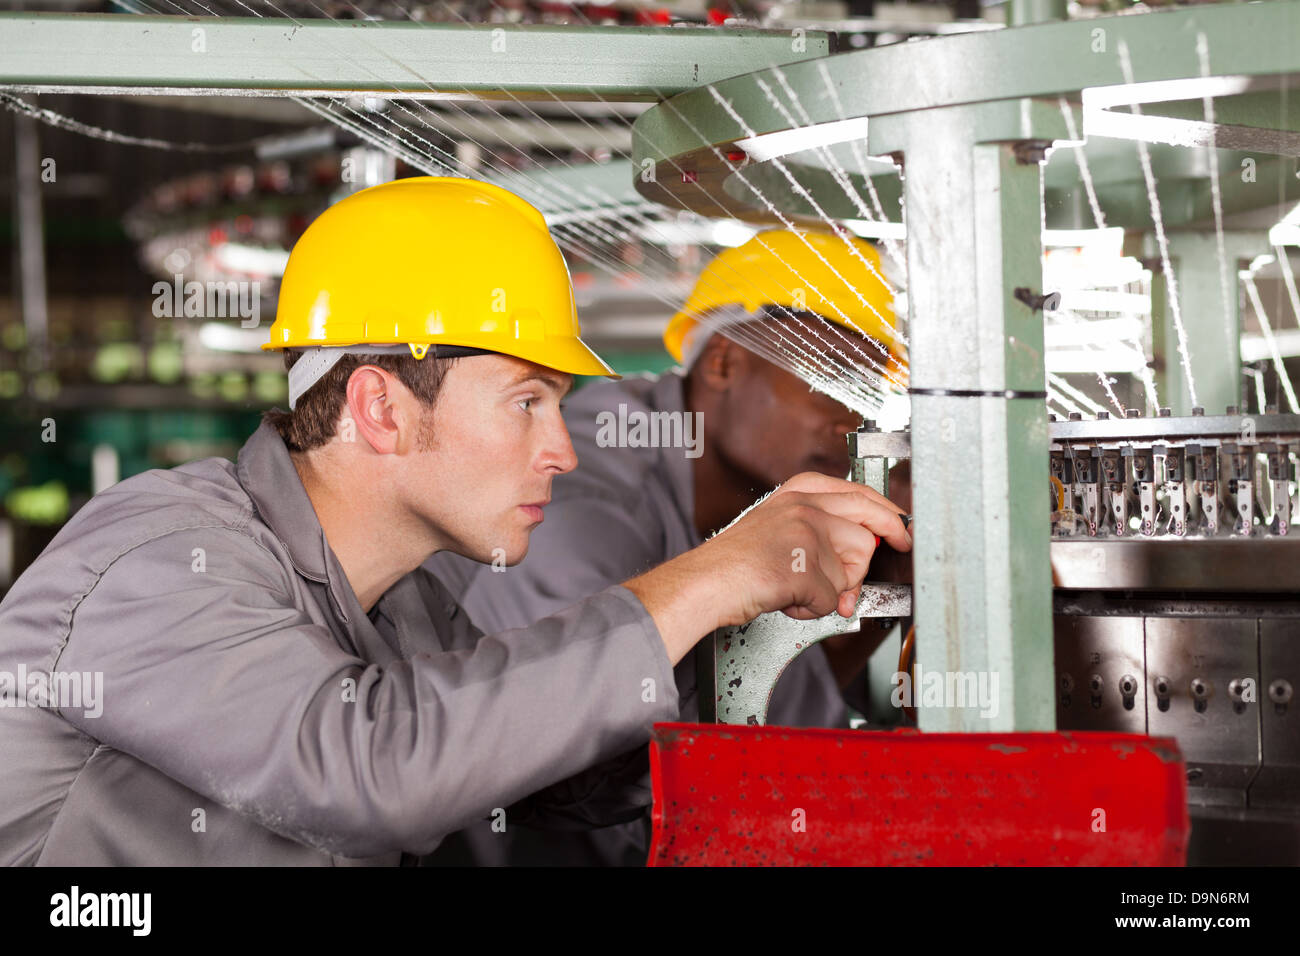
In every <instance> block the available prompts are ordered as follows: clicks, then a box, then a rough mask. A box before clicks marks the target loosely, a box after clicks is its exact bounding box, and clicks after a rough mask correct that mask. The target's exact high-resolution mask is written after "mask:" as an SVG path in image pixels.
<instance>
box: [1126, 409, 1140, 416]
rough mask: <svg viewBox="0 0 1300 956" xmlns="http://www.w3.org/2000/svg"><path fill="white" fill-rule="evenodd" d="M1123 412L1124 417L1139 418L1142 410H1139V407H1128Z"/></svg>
mask: <svg viewBox="0 0 1300 956" xmlns="http://www.w3.org/2000/svg"><path fill="white" fill-rule="evenodd" d="M1124 414H1125V417H1126V418H1141V417H1142V411H1141V410H1140V409H1137V408H1130V409H1129V410H1128V411H1127V412H1125V413H1124Z"/></svg>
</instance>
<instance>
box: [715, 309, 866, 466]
mask: <svg viewBox="0 0 1300 956" xmlns="http://www.w3.org/2000/svg"><path fill="white" fill-rule="evenodd" d="M819 321H821V320H819ZM782 334H783V335H784V336H786V337H787V339H789V338H791V337H793V336H795V335H798V336H799V338H800V339H801V340H802V341H803V349H804V350H805V351H806V352H807V353H812V352H819V353H820V352H827V353H828V357H829V358H830V359H831V361H832V362H834V361H837V360H838V358H837V357H838V356H851V357H853V358H854V359H858V358H859V357H860V356H862V355H863V354H864V353H869V354H871V355H872V356H873V357H874V358H875V359H876V360H877V361H879V362H880V363H881V364H882V365H883V364H884V363H885V362H887V361H888V357H887V355H886V354H885V353H884V351H883V350H882V349H880V348H878V347H876V346H874V345H872V344H871V343H869V342H868V341H867V340H866V339H863V338H861V337H859V336H853V335H851V334H849V333H846V332H844V331H843V330H842V329H841V328H840V327H839V326H831V325H830V324H829V323H826V322H821V325H820V327H819V328H818V336H817V337H816V338H813V337H810V336H809V335H808V334H807V333H806V332H804V331H803V330H802V329H799V328H792V327H789V326H787V327H786V328H785V330H784V332H783V333H782ZM732 344H733V345H734V344H735V343H732ZM737 347H738V346H737ZM740 358H741V360H740V361H739V362H738V368H739V370H740V372H739V374H738V375H737V376H736V379H735V381H734V382H733V383H732V384H731V385H730V386H729V388H728V390H727V393H726V395H725V398H724V401H723V412H724V420H723V421H721V422H717V423H713V427H712V428H710V423H709V422H706V423H705V434H706V435H708V436H709V438H708V439H707V440H712V441H718V442H719V443H720V445H721V450H722V453H723V455H724V457H726V458H727V459H728V460H729V461H731V463H732V464H733V465H735V466H737V467H738V468H739V469H740V470H741V471H743V472H745V473H746V474H748V475H750V476H751V477H753V478H754V479H755V480H756V482H757V483H758V484H759V485H760V486H761V487H764V488H771V487H773V486H774V485H777V484H780V483H781V482H784V481H788V480H789V479H790V478H792V477H794V476H795V475H797V474H799V473H800V472H804V471H815V472H820V473H822V474H824V475H830V476H831V477H835V478H843V477H845V476H846V475H847V474H848V472H849V464H850V463H849V457H848V445H847V443H846V441H845V436H846V435H847V434H848V433H849V432H850V431H853V430H854V429H856V428H857V427H858V424H859V423H860V421H861V416H860V415H858V414H857V413H855V412H852V411H850V410H849V409H848V408H846V407H844V406H843V405H842V404H840V403H839V402H838V401H836V400H835V399H833V398H831V397H829V396H827V395H825V394H823V393H822V392H817V391H813V390H812V389H810V388H809V386H808V383H807V382H805V381H803V380H802V379H800V378H799V377H798V376H797V375H795V374H794V373H792V372H789V371H786V370H785V369H783V368H780V367H778V366H777V365H775V364H773V363H772V362H769V361H768V360H767V359H765V358H762V357H761V356H758V355H756V354H755V353H753V352H750V351H748V350H745V351H744V354H743V356H741V357H740Z"/></svg>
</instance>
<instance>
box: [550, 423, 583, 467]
mask: <svg viewBox="0 0 1300 956" xmlns="http://www.w3.org/2000/svg"><path fill="white" fill-rule="evenodd" d="M542 467H543V468H544V469H545V470H547V471H552V472H554V473H555V474H557V475H563V474H566V473H567V472H570V471H573V469H575V468H577V467H578V453H577V452H575V451H574V450H573V440H572V439H571V438H570V437H569V429H568V428H566V427H565V425H564V422H563V420H561V421H560V423H559V425H558V426H557V427H556V429H555V431H554V433H553V434H552V435H551V436H550V437H549V438H548V440H547V443H546V450H545V451H544V452H543V454H542Z"/></svg>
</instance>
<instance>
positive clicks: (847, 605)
mask: <svg viewBox="0 0 1300 956" xmlns="http://www.w3.org/2000/svg"><path fill="white" fill-rule="evenodd" d="M903 513H904V512H903V511H901V510H900V509H899V508H898V507H897V506H895V505H894V504H892V503H891V502H890V501H889V500H888V499H887V498H884V497H883V496H881V495H880V494H878V493H877V492H875V491H873V490H871V489H870V488H866V487H864V486H862V485H858V484H854V483H853V482H849V481H843V480H841V479H838V478H829V477H827V476H825V475H819V474H814V473H805V474H801V475H796V476H795V477H794V478H792V479H790V480H789V481H788V482H786V483H785V484H784V485H782V486H781V487H780V488H778V489H777V490H776V491H775V492H773V493H772V494H771V495H768V497H767V498H765V499H764V500H763V501H762V502H760V503H759V504H758V505H756V506H755V507H753V508H751V509H750V510H749V511H748V512H746V513H745V514H744V515H742V516H741V517H740V518H739V519H737V520H736V521H735V522H733V523H732V524H731V525H729V526H728V527H727V528H726V529H725V530H724V531H722V532H720V533H719V534H718V535H716V536H715V537H713V538H711V539H710V540H709V541H707V542H705V543H704V544H702V545H701V546H700V547H698V548H695V549H694V550H692V551H688V552H686V553H685V554H683V555H680V556H678V557H676V558H674V559H673V560H671V561H668V562H666V563H665V564H662V565H660V566H659V567H657V568H655V569H654V570H653V571H649V572H647V573H646V574H643V575H640V576H639V577H636V578H633V579H632V580H631V581H628V582H626V587H627V588H628V589H629V590H631V591H632V593H633V594H635V595H636V596H637V597H638V598H640V600H641V603H642V604H644V605H645V606H646V609H647V610H648V611H649V612H650V615H651V616H652V617H653V618H654V620H655V624H656V625H657V626H658V628H659V633H660V634H661V636H662V637H663V640H664V644H665V645H666V647H667V649H668V656H669V659H670V660H672V662H673V663H674V664H675V663H677V661H679V660H680V659H681V658H682V656H684V655H685V653H686V651H688V650H689V649H690V648H691V647H692V646H694V644H695V642H696V641H698V640H699V639H700V638H701V637H702V636H704V635H705V634H707V633H709V632H710V631H712V630H714V629H715V628H718V627H724V626H727V625H731V624H743V623H744V622H746V621H749V620H752V619H753V618H755V617H757V616H758V615H759V614H762V613H765V612H767V611H784V612H785V613H786V614H788V615H790V616H791V617H794V618H799V619H801V620H807V619H810V618H818V617H823V616H825V615H827V614H829V613H831V612H832V611H838V612H839V613H840V615H841V616H843V617H851V616H852V614H853V610H854V607H855V606H856V605H857V601H858V594H859V591H860V589H861V584H862V579H863V578H864V577H865V576H866V573H867V566H868V564H869V563H870V561H871V556H872V554H873V553H874V552H875V549H876V543H877V541H876V539H877V536H879V537H880V538H883V539H884V540H886V541H888V542H889V544H890V545H891V546H893V547H894V548H895V549H896V550H899V551H910V550H911V548H912V539H911V536H910V535H909V534H908V533H907V529H906V528H904V527H903V522H902V520H901V519H900V517H899V516H900V515H901V514H903Z"/></svg>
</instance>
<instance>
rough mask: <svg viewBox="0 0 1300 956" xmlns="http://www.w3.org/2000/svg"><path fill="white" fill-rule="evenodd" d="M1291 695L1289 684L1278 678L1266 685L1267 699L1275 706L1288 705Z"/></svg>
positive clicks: (1287, 681)
mask: <svg viewBox="0 0 1300 956" xmlns="http://www.w3.org/2000/svg"><path fill="white" fill-rule="evenodd" d="M1292 693H1293V690H1292V687H1291V682H1290V681H1289V680H1283V679H1281V678H1279V679H1278V680H1275V681H1273V683H1271V684H1269V685H1268V699H1269V700H1271V701H1272V702H1273V703H1275V704H1288V703H1290V702H1291V695H1292Z"/></svg>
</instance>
